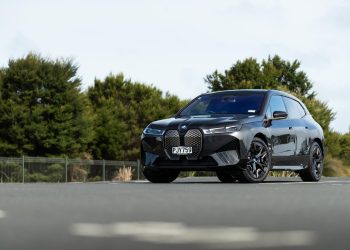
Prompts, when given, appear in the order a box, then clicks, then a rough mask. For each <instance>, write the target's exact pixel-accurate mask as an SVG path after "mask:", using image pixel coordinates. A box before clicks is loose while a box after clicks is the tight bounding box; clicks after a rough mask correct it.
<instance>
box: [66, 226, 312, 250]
mask: <svg viewBox="0 0 350 250" xmlns="http://www.w3.org/2000/svg"><path fill="white" fill-rule="evenodd" d="M70 232H71V233H72V234H73V235H76V236H85V237H129V238H132V239H134V240H137V241H144V242H151V243H163V244H186V243H187V244H203V245H206V246H207V247H209V248H244V247H249V248H251V247H254V248H262V247H264V248H270V247H288V246H309V245H312V244H313V243H314V242H315V238H316V237H315V235H314V233H313V232H311V231H280V232H260V231H258V230H257V229H256V228H253V227H189V226H186V225H184V224H182V223H170V222H123V223H114V224H91V223H78V224H73V225H72V226H71V228H70Z"/></svg>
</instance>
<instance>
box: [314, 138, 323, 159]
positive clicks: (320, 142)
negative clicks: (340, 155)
mask: <svg viewBox="0 0 350 250" xmlns="http://www.w3.org/2000/svg"><path fill="white" fill-rule="evenodd" d="M312 142H317V143H318V145H320V147H321V150H322V156H324V154H325V152H324V147H323V143H322V141H321V139H320V138H318V137H316V138H314V139H313V141H312Z"/></svg>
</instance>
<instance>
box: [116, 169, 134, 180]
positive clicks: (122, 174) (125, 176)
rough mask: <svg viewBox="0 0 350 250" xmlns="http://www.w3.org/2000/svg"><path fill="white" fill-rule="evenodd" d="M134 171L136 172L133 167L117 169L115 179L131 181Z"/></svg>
mask: <svg viewBox="0 0 350 250" xmlns="http://www.w3.org/2000/svg"><path fill="white" fill-rule="evenodd" d="M133 172H134V169H132V168H131V167H121V168H119V169H118V170H117V171H116V173H115V175H114V177H113V180H115V181H131V180H132V174H133Z"/></svg>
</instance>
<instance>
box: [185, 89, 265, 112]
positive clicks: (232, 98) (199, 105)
mask: <svg viewBox="0 0 350 250" xmlns="http://www.w3.org/2000/svg"><path fill="white" fill-rule="evenodd" d="M263 99H264V94H263V93H234V94H214V95H204V96H200V97H198V98H197V99H196V100H194V101H193V102H192V103H191V104H190V105H188V106H187V107H186V108H185V109H184V110H183V111H182V112H181V113H180V116H203V115H205V116H211V115H214V116H215V115H233V114H247V115H256V114H258V113H259V112H260V109H261V105H262V103H263Z"/></svg>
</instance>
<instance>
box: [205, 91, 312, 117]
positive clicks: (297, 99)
mask: <svg viewBox="0 0 350 250" xmlns="http://www.w3.org/2000/svg"><path fill="white" fill-rule="evenodd" d="M247 92H251V93H267V95H269V96H271V95H273V94H276V95H282V96H286V97H289V98H291V99H294V100H296V101H298V102H299V103H300V104H301V105H302V106H303V107H304V109H305V110H306V112H307V113H309V111H308V109H307V107H306V106H305V104H304V103H303V102H302V101H301V100H300V99H299V98H297V97H296V96H294V95H291V94H289V93H287V92H284V91H280V90H276V89H234V90H222V91H215V92H209V93H205V94H202V95H201V96H203V95H215V94H234V93H247Z"/></svg>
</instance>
